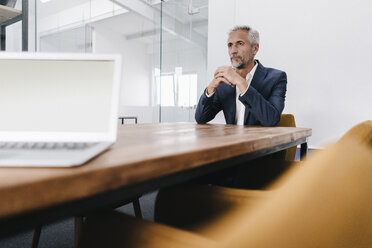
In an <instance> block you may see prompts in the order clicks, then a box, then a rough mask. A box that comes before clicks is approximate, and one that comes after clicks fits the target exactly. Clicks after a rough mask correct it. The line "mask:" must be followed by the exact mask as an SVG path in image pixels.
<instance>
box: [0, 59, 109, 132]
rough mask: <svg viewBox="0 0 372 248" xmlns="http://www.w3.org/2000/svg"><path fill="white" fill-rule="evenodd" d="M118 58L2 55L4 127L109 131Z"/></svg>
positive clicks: (0, 81)
mask: <svg viewBox="0 0 372 248" xmlns="http://www.w3.org/2000/svg"><path fill="white" fill-rule="evenodd" d="M113 71H114V61H99V60H87V61H82V60H22V59H3V60H0V114H1V121H0V131H25V132H93V133H101V132H106V131H107V130H108V128H109V123H110V122H109V120H110V113H111V111H110V110H111V100H112V99H111V97H112V90H113V89H112V87H113V80H114V72H113Z"/></svg>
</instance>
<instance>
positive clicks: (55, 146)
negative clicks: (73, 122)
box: [0, 142, 97, 150]
mask: <svg viewBox="0 0 372 248" xmlns="http://www.w3.org/2000/svg"><path fill="white" fill-rule="evenodd" d="M96 144H97V143H92V142H0V149H11V150H13V149H19V150H85V149H88V148H90V147H92V146H94V145H96Z"/></svg>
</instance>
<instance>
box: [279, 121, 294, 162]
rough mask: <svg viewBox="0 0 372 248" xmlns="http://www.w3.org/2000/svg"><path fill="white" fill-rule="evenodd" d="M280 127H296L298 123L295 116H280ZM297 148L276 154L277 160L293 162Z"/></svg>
mask: <svg viewBox="0 0 372 248" xmlns="http://www.w3.org/2000/svg"><path fill="white" fill-rule="evenodd" d="M277 126H278V127H296V122H295V118H294V115H292V114H282V115H281V116H280V121H279V122H278V124H277ZM296 151H297V146H294V147H291V148H288V149H286V150H284V151H282V152H278V153H277V154H275V158H276V159H283V160H287V161H293V160H295V157H296Z"/></svg>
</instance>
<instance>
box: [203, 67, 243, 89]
mask: <svg viewBox="0 0 372 248" xmlns="http://www.w3.org/2000/svg"><path fill="white" fill-rule="evenodd" d="M222 83H226V84H228V85H230V86H232V87H234V86H237V87H238V88H239V90H240V91H241V92H243V91H245V89H246V88H247V83H246V81H245V78H243V77H242V76H241V75H240V74H239V70H238V69H236V68H233V67H231V66H220V67H218V68H217V70H216V72H215V73H214V78H213V80H212V82H211V83H210V84H209V86H208V89H207V90H208V94H212V93H213V92H214V91H215V90H216V89H217V87H218V86H220V85H221V84H222Z"/></svg>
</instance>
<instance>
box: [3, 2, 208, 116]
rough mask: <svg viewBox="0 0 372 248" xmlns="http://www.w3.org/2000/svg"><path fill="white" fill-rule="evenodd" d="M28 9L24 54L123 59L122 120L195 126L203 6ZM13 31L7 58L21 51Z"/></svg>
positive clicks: (203, 56) (47, 5)
mask: <svg viewBox="0 0 372 248" xmlns="http://www.w3.org/2000/svg"><path fill="white" fill-rule="evenodd" d="M22 1H27V0H17V1H16V0H14V2H16V4H15V7H16V8H18V9H20V8H21V2H22ZM28 6H29V13H31V15H29V20H28V22H29V26H30V29H29V30H32V32H30V34H29V39H28V41H29V48H30V47H32V49H29V51H37V52H54V53H118V54H121V55H122V58H123V69H122V71H123V76H122V83H121V104H120V115H121V116H136V117H137V118H138V122H140V123H141V122H147V123H149V122H175V121H192V122H193V121H194V112H195V106H196V104H197V101H198V98H199V96H200V94H201V92H202V91H203V90H204V87H205V82H206V71H207V69H206V63H207V35H208V0H130V1H128V0H28ZM17 25H18V26H17ZM13 26H14V27H12V28H13V29H14V30H13V33H12V32H11V31H12V30H8V33H9V35H7V49H6V50H7V51H17V50H18V51H19V50H21V45H20V44H19V43H20V24H19V23H17V24H14V25H13ZM13 41H16V42H13ZM30 41H32V42H30ZM13 43H14V44H13Z"/></svg>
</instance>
